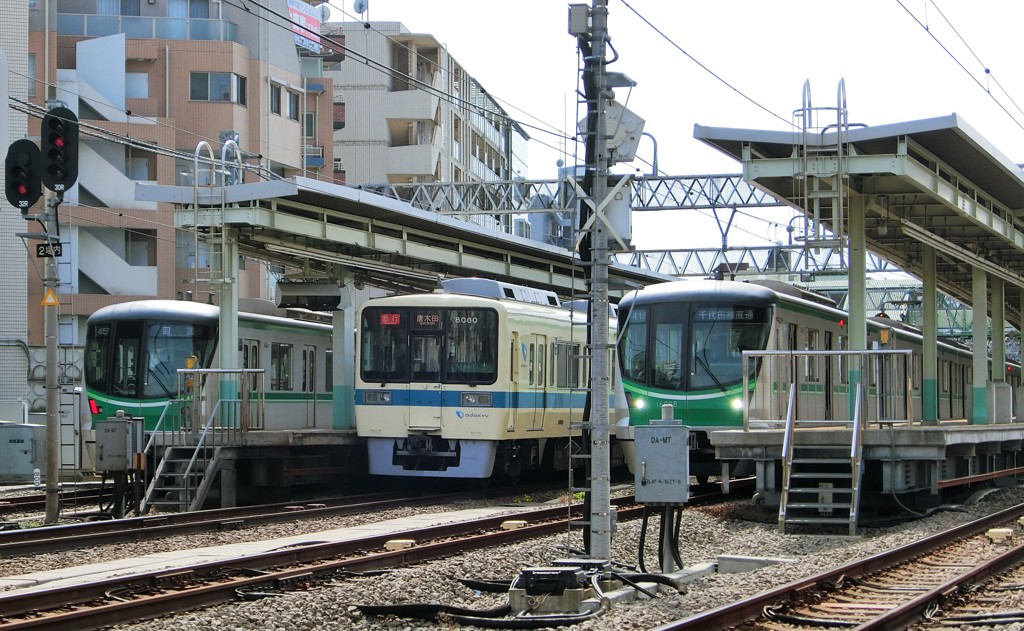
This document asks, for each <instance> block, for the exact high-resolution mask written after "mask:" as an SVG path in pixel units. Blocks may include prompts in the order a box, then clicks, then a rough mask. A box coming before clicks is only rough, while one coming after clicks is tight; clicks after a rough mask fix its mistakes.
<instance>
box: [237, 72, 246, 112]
mask: <svg viewBox="0 0 1024 631" xmlns="http://www.w3.org/2000/svg"><path fill="white" fill-rule="evenodd" d="M234 76H235V103H238V104H239V105H247V104H248V102H249V101H248V99H247V98H246V96H245V95H246V90H247V89H248V87H249V86H248V82H246V80H245V77H243V76H241V75H237V74H236V75H234Z"/></svg>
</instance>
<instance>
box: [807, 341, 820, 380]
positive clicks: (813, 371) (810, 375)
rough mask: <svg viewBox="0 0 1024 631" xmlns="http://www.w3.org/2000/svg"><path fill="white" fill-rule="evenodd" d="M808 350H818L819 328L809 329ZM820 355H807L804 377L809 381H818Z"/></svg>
mask: <svg viewBox="0 0 1024 631" xmlns="http://www.w3.org/2000/svg"><path fill="white" fill-rule="evenodd" d="M807 350H809V351H816V350H819V349H818V330H817V329H807ZM819 361H820V356H807V357H806V358H804V378H805V379H807V381H812V382H816V381H818V373H819V371H818V362H819Z"/></svg>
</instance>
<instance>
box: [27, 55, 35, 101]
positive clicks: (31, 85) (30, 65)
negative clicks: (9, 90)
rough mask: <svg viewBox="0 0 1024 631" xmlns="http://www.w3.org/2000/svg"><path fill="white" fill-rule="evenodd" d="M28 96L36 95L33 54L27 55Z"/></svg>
mask: <svg viewBox="0 0 1024 631" xmlns="http://www.w3.org/2000/svg"><path fill="white" fill-rule="evenodd" d="M28 95H29V96H35V95H36V56H35V53H29V55H28Z"/></svg>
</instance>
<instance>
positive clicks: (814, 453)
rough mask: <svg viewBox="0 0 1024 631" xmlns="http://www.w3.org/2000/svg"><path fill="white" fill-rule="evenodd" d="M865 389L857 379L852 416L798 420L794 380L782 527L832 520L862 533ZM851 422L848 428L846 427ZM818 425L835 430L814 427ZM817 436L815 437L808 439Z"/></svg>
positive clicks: (785, 449)
mask: <svg viewBox="0 0 1024 631" xmlns="http://www.w3.org/2000/svg"><path fill="white" fill-rule="evenodd" d="M861 394H862V390H861V386H860V384H858V385H857V388H856V396H857V399H856V404H855V405H854V413H853V420H852V421H846V420H838V421H821V420H816V421H798V420H797V419H796V418H795V410H796V395H797V385H796V384H792V385H791V386H790V392H789V404H788V406H787V410H788V411H787V414H786V432H785V437H784V439H783V448H782V449H783V456H782V494H781V498H780V501H779V532H781V533H785V532H786V526H787V525H795V524H817V525H829V524H831V525H845V526H847V528H848V529H849V534H850V536H851V537H852V536H854V535H856V534H857V520H858V518H859V513H860V495H861V477H862V473H863V468H862V466H861V455H862V452H863V438H862V432H861V419H862V414H861V410H862V407H861ZM846 428H848V429H849V430H850V432H849V434H847V432H846V431H842V430H843V429H846ZM814 429H817V430H824V429H834V430H836V431H817V432H812V431H809V430H814ZM812 436H813V437H814V441H813V443H812V441H811V440H809V438H810V437H812ZM847 437H848V440H847Z"/></svg>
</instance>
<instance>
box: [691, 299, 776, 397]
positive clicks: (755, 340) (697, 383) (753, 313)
mask: <svg viewBox="0 0 1024 631" xmlns="http://www.w3.org/2000/svg"><path fill="white" fill-rule="evenodd" d="M690 322H691V326H690V343H689V350H688V357H687V365H688V367H689V371H688V379H689V387H691V388H712V387H717V388H722V389H724V388H725V386H728V385H731V384H735V383H738V382H740V381H742V379H743V364H742V353H743V351H745V350H757V349H761V348H764V344H765V342H766V340H767V336H768V326H769V322H768V310H767V309H766V308H764V307H746V306H741V305H713V304H712V305H708V304H705V305H695V306H694V307H693V309H692V310H691V312H690Z"/></svg>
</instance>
